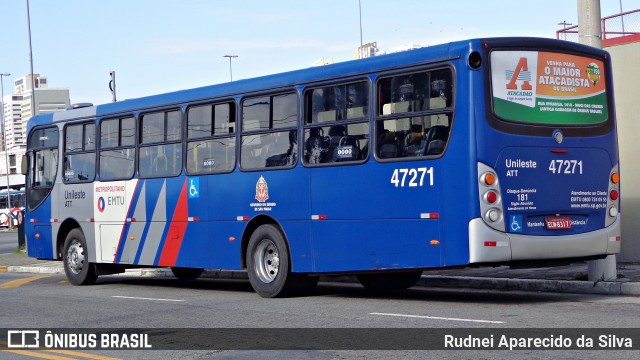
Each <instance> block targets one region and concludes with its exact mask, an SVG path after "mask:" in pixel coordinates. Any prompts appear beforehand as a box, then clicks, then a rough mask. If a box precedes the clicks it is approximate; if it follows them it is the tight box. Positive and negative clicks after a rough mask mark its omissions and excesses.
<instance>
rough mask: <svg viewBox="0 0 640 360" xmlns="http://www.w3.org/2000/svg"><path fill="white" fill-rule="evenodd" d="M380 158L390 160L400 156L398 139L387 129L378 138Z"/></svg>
mask: <svg viewBox="0 0 640 360" xmlns="http://www.w3.org/2000/svg"><path fill="white" fill-rule="evenodd" d="M378 156H379V157H380V158H381V159H390V158H394V157H397V156H398V137H397V136H396V133H395V132H391V131H389V130H387V129H385V130H384V132H383V133H382V134H380V136H379V137H378Z"/></svg>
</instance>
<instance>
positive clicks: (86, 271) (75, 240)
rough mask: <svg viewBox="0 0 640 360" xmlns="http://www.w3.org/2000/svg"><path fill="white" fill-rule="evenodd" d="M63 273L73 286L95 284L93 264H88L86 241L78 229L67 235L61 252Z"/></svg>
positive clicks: (95, 274) (95, 277) (95, 273)
mask: <svg viewBox="0 0 640 360" xmlns="http://www.w3.org/2000/svg"><path fill="white" fill-rule="evenodd" d="M62 261H63V263H64V273H65V274H66V275H67V279H68V280H69V282H70V283H71V284H73V285H91V284H94V283H95V282H96V279H97V278H98V274H97V272H96V267H95V264H93V263H90V262H89V254H88V249H87V241H86V240H85V237H84V234H83V233H82V231H81V230H80V229H77V228H76V229H73V230H71V231H70V232H69V234H67V238H66V239H65V241H64V249H63V251H62Z"/></svg>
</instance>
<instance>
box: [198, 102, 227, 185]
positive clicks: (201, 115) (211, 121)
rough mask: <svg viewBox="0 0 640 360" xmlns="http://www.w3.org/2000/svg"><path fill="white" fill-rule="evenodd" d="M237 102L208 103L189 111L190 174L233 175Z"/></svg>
mask: <svg viewBox="0 0 640 360" xmlns="http://www.w3.org/2000/svg"><path fill="white" fill-rule="evenodd" d="M235 133H236V116H235V104H234V103H222V104H207V105H202V106H194V107H190V108H189V110H188V111H187V139H188V141H187V161H186V163H187V173H188V174H214V173H221V172H230V171H231V170H233V168H234V166H235V162H236V138H235Z"/></svg>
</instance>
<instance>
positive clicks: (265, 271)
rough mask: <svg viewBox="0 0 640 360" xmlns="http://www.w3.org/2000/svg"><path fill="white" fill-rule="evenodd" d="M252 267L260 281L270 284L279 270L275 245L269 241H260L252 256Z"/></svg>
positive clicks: (278, 256)
mask: <svg viewBox="0 0 640 360" xmlns="http://www.w3.org/2000/svg"><path fill="white" fill-rule="evenodd" d="M253 260H254V264H255V265H254V267H255V270H256V274H257V275H258V278H259V279H260V281H262V282H264V283H270V282H272V281H273V280H275V278H276V276H278V270H279V269H280V253H279V251H278V247H277V246H276V244H275V243H274V242H273V241H271V240H269V239H262V240H261V241H260V243H259V244H258V246H256V251H255V252H254V255H253Z"/></svg>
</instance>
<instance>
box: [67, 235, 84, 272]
mask: <svg viewBox="0 0 640 360" xmlns="http://www.w3.org/2000/svg"><path fill="white" fill-rule="evenodd" d="M84 261H85V258H84V249H83V247H82V244H81V243H80V242H79V241H77V240H75V241H73V242H72V243H71V245H70V246H69V249H67V268H68V269H69V271H71V272H72V273H73V274H74V275H78V274H80V272H81V271H82V268H83V267H84Z"/></svg>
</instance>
